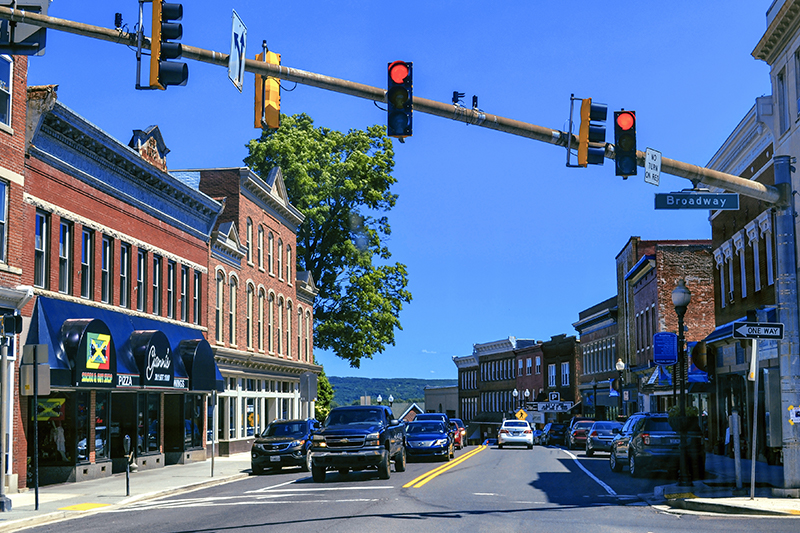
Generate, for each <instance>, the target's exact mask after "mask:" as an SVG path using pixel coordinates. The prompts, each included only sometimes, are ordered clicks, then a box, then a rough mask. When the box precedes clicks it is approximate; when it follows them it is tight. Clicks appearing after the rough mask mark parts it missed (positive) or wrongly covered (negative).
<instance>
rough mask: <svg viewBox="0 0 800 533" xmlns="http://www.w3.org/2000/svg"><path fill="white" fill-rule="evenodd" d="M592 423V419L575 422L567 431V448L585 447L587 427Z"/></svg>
mask: <svg viewBox="0 0 800 533" xmlns="http://www.w3.org/2000/svg"><path fill="white" fill-rule="evenodd" d="M593 424H594V420H580V421H578V422H576V423H575V424H574V425H573V426H572V428H571V429H570V430H569V432H568V433H567V448H569V449H570V450H574V449H575V448H585V447H586V435H587V434H588V433H589V428H590V427H592V425H593Z"/></svg>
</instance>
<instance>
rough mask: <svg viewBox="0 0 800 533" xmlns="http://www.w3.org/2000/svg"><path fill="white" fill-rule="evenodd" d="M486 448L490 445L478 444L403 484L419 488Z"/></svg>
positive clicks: (406, 486)
mask: <svg viewBox="0 0 800 533" xmlns="http://www.w3.org/2000/svg"><path fill="white" fill-rule="evenodd" d="M486 448H488V446H483V445H481V446H478V447H477V448H475V449H474V450H471V451H470V452H469V453H465V454H464V455H462V456H461V457H459V458H458V459H456V460H455V461H450V462H449V463H445V464H443V465H442V466H440V467H438V468H434V469H433V470H429V471H428V472H425V473H424V474H422V475H421V476H419V477H418V478H416V479H412V480H411V481H409V482H408V483H406V484H405V485H403V488H404V489H407V488H408V487H412V486H413V487H414V488H415V489H418V488H419V487H421V486H422V485H424V484H425V483H427V482H428V481H430V480H432V479H433V478H435V477H436V476H438V475H439V474H443V473H445V472H447V471H448V470H450V469H451V468H453V467H456V466H458V465H460V464H461V463H463V462H464V461H466V460H467V459H469V458H470V457H474V456H475V455H477V454H479V453H480V452H482V451H483V450H485V449H486Z"/></svg>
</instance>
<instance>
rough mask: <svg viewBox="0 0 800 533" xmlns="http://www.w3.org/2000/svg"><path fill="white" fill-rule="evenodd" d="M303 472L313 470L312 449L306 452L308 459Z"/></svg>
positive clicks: (303, 466) (303, 465)
mask: <svg viewBox="0 0 800 533" xmlns="http://www.w3.org/2000/svg"><path fill="white" fill-rule="evenodd" d="M302 468H303V472H311V451H307V452H306V460H305V461H303V464H302Z"/></svg>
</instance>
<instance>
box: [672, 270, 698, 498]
mask: <svg viewBox="0 0 800 533" xmlns="http://www.w3.org/2000/svg"><path fill="white" fill-rule="evenodd" d="M691 301H692V293H691V292H690V291H689V289H688V288H686V281H684V280H683V279H679V280H678V286H677V287H675V290H674V291H672V304H673V305H674V306H675V313H676V314H677V315H678V358H679V359H680V378H681V395H680V408H681V415H680V417H681V421H680V435H681V444H680V469H681V471H680V474H679V475H678V486H679V487H691V486H693V485H692V475H691V473H690V472H689V468H688V466H689V461H688V460H687V459H688V458H687V457H686V452H687V449H686V448H687V442H686V352H685V351H684V348H683V345H684V338H683V317H684V315H686V308H687V307H689V302H691Z"/></svg>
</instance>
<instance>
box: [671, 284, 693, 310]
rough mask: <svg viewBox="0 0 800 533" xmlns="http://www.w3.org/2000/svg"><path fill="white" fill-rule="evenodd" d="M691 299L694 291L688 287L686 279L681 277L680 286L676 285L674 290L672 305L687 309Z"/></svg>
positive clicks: (676, 307)
mask: <svg viewBox="0 0 800 533" xmlns="http://www.w3.org/2000/svg"><path fill="white" fill-rule="evenodd" d="M691 301H692V293H691V291H690V290H689V289H688V288H687V287H686V281H685V280H683V279H679V280H678V286H677V287H675V290H674V291H672V305H674V306H675V309H678V308H683V309H684V310H685V309H686V307H688V306H689V303H690V302H691Z"/></svg>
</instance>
